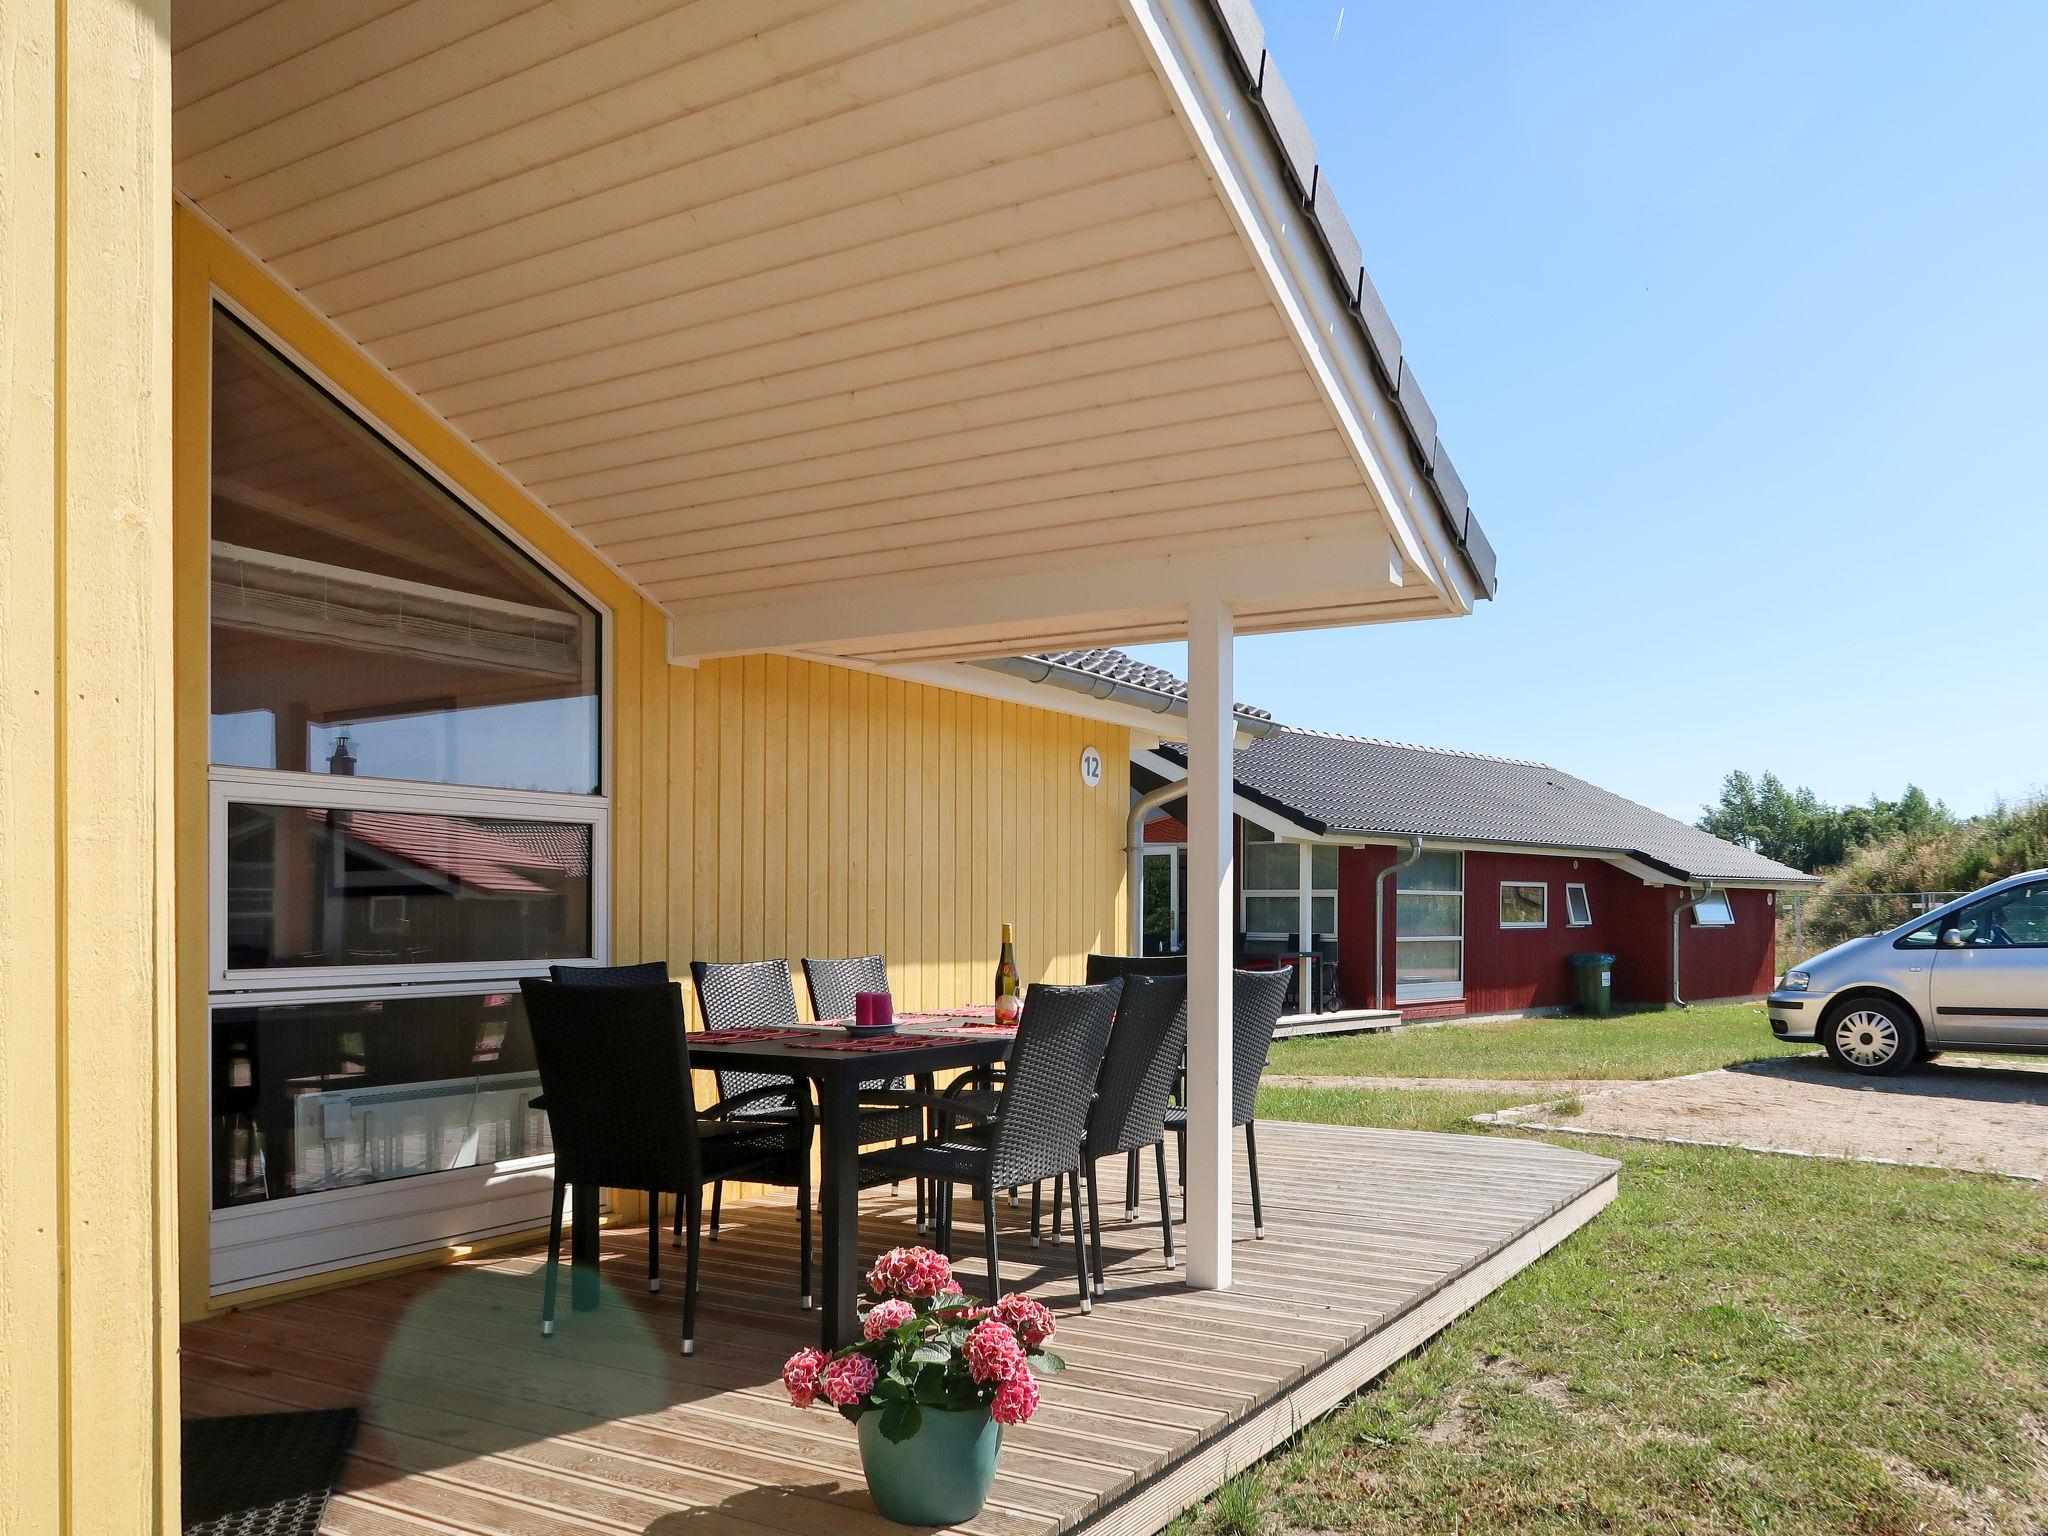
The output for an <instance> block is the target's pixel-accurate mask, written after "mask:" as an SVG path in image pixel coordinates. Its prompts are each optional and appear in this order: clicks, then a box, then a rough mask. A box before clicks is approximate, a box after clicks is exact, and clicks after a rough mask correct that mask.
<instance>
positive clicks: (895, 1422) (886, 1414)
mask: <svg viewBox="0 0 2048 1536" xmlns="http://www.w3.org/2000/svg"><path fill="white" fill-rule="evenodd" d="M923 1423H924V1412H923V1410H921V1409H920V1408H919V1407H918V1406H917V1404H916V1403H914V1402H912V1401H910V1400H909V1399H908V1398H905V1399H903V1400H902V1401H900V1402H894V1403H890V1404H889V1405H888V1406H887V1407H885V1408H884V1409H883V1410H882V1438H883V1439H884V1440H887V1441H888V1442H889V1443H890V1444H891V1445H901V1444H902V1443H903V1442H904V1441H906V1440H908V1439H909V1438H910V1437H911V1436H912V1435H914V1434H916V1433H917V1431H918V1429H919V1427H920V1426H921V1425H922V1424H923Z"/></svg>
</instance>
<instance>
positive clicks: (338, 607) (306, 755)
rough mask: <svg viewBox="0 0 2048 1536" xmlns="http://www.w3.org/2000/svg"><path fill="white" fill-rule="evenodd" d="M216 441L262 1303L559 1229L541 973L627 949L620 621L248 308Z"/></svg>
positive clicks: (223, 1117) (220, 659)
mask: <svg viewBox="0 0 2048 1536" xmlns="http://www.w3.org/2000/svg"><path fill="white" fill-rule="evenodd" d="M212 449H213V453H212V495H211V510H212V526H211V566H212V587H211V594H210V602H209V612H210V615H211V659H210V669H209V670H210V679H211V704H210V709H211V719H212V729H211V764H212V766H211V768H210V770H209V775H208V777H209V780H210V793H209V802H208V806H209V810H208V835H209V840H210V858H211V865H210V878H209V891H208V899H209V939H210V957H211V960H210V966H209V974H210V986H211V989H212V995H211V998H210V1019H209V1032H210V1046H209V1049H210V1054H211V1068H212V1070H211V1076H212V1101H211V1102H212V1117H213V1166H212V1183H213V1202H214V1206H215V1209H216V1211H217V1212H218V1213H219V1214H218V1215H217V1216H216V1218H215V1243H214V1249H213V1259H214V1274H215V1285H216V1287H217V1288H222V1289H232V1288H235V1287H238V1286H241V1285H248V1284H260V1283H262V1282H263V1281H265V1280H268V1279H275V1278H281V1277H284V1276H287V1275H293V1274H304V1273H309V1272H312V1271H315V1270H319V1269H323V1268H331V1267H334V1266H336V1265H341V1264H347V1263H350V1262H354V1261H357V1260H361V1259H364V1258H369V1257H375V1256H381V1255H384V1254H387V1253H392V1252H403V1251H408V1250H411V1249H418V1248H422V1247H430V1246H434V1245H436V1244H438V1243H442V1242H447V1241H452V1240H459V1239H460V1238H462V1237H463V1236H465V1235H466V1234H470V1233H477V1232H484V1231H491V1230H506V1229H508V1228H510V1227H516V1226H518V1225H520V1224H521V1223H523V1222H527V1221H531V1220H533V1219H537V1218H539V1217H544V1215H545V1211H546V1198H547V1183H548V1176H547V1175H546V1173H545V1165H544V1164H541V1165H540V1171H539V1172H536V1168H535V1165H534V1164H532V1163H526V1162H514V1163H513V1165H512V1167H510V1168H509V1169H506V1168H500V1167H498V1166H497V1165H499V1164H501V1163H506V1162H507V1161H508V1160H517V1159H521V1158H527V1157H531V1156H533V1155H535V1154H544V1153H546V1152H547V1151H548V1141H547V1124H546V1119H545V1117H544V1116H543V1115H541V1114H539V1113H537V1112H536V1111H534V1110H533V1109H532V1108H531V1107H530V1105H529V1102H528V1101H529V1100H530V1099H532V1098H533V1096H534V1095H535V1093H536V1092H537V1091H538V1088H539V1080H538V1078H537V1076H536V1075H535V1072H534V1068H533V1058H532V1049H531V1046H530V1045H529V1043H528V1037H527V1032H526V1023H525V1018H524V1015H523V1013H522V1011H521V1009H520V1004H519V991H518V978H520V977H522V976H528V975H533V974H536V973H538V972H541V971H544V970H545V969H546V967H547V965H548V964H549V962H551V961H558V960H592V959H597V960H601V959H604V958H607V954H606V938H605V917H606V907H605V895H604V890H605V879H606V851H607V843H606V834H607V827H608V816H609V808H608V806H607V804H606V802H605V800H604V798H603V786H604V776H603V763H602V761H601V757H600V743H601V740H602V731H601V723H602V716H601V710H600V694H599V675H598V659H599V656H600V654H601V645H602V634H601V627H600V619H599V615H598V613H597V611H596V610H595V609H594V608H592V607H591V606H590V605H589V604H588V603H586V602H585V601H583V600H582V599H581V598H580V597H578V596H577V595H576V594H574V593H573V592H571V591H570V590H569V588H568V587H567V586H565V585H564V584H563V583H562V582H561V581H560V580H558V579H557V578H556V577H555V576H553V575H551V574H550V573H549V572H548V571H547V570H546V569H544V568H543V567H542V566H541V565H539V564H538V563H537V562H536V561H535V560H534V559H533V558H532V557H531V556H529V555H527V554H526V553H525V552H524V551H523V550H521V549H520V548H519V547H518V546H517V545H515V544H514V543H513V542H512V541H511V540H510V539H508V538H506V537H505V536H504V535H503V534H501V533H499V532H498V531H497V530H496V529H495V528H493V527H492V526H490V525H489V524H488V523H487V522H485V521H484V519H482V518H481V517H479V516H478V515H477V514H476V513H474V512H472V511H471V510H469V509H468V508H467V507H465V506H464V505H463V504H462V503H461V502H459V501H458V500H456V499H455V498H454V497H453V496H451V495H450V494H449V493H448V492H447V491H446V490H444V489H443V488H442V486H441V485H440V484H439V483H438V482H436V481H435V480H433V479H432V478H431V477H430V476H429V475H427V474H426V473H425V472H424V471H423V470H421V469H420V468H419V467H418V466H417V465H416V464H415V463H414V462H413V461H412V460H411V459H410V458H408V457H407V456H406V455H405V454H404V453H402V452H400V451H399V450H398V448H396V447H395V446H393V444H392V443H390V442H389V441H387V440H386V439H385V438H384V437H383V436H382V435H380V434H379V433H378V432H377V431H375V430H373V429H372V428H371V427H370V426H369V425H368V424H367V423H366V422H364V421H363V420H361V419H359V418H358V417H357V416H356V415H354V414H353V413H352V412H351V411H350V410H349V409H347V408H346V407H345V406H344V405H343V404H342V403H341V402H339V401H337V400H335V399H334V398H332V397H331V396H329V395H328V394H327V393H326V392H325V391H324V390H322V389H321V388H320V387H319V386H318V385H317V384H316V383H315V382H314V381H313V380H312V379H310V378H309V377H307V376H306V375H305V374H304V373H303V372H301V371H300V370H299V369H298V368H296V367H295V366H293V364H292V363H291V362H289V361H288V360H287V359H285V358H284V357H283V356H281V355H280V354H279V353H278V352H276V351H275V350H274V349H273V348H271V347H270V346H269V345H268V344H267V343H265V342H264V341H262V340H261V339H260V338H259V337H257V336H256V335H255V334H254V333H253V332H252V331H251V330H249V329H248V328H247V327H246V326H244V325H242V324H241V323H240V322H239V321H237V320H235V319H234V318H233V317H231V316H229V315H227V314H225V313H217V314H216V316H215V324H214V345H213V427H212ZM465 1172H468V1173H470V1174H473V1175H474V1178H473V1181H472V1182H471V1183H463V1182H462V1181H461V1180H462V1175H463V1174H464V1173H465ZM422 1175H441V1176H443V1180H444V1185H440V1186H436V1185H416V1186H410V1189H411V1191H412V1192H411V1193H407V1188H408V1186H406V1185H405V1184H404V1181H405V1180H407V1179H409V1178H414V1177H418V1176H422ZM362 1186H371V1187H370V1188H367V1189H365V1188H362ZM386 1186H389V1187H388V1188H387V1187H386ZM349 1190H355V1191H356V1192H355V1193H353V1194H350V1193H345V1191H349ZM302 1197H319V1199H320V1200H322V1201H324V1202H328V1203H335V1202H338V1204H336V1205H335V1209H336V1211H337V1213H338V1214H336V1215H334V1216H333V1217H331V1218H330V1219H328V1220H323V1219H321V1218H320V1217H319V1216H317V1215H316V1214H314V1205H313V1204H311V1203H301V1201H302ZM344 1207H345V1210H344V1209H343V1208H344Z"/></svg>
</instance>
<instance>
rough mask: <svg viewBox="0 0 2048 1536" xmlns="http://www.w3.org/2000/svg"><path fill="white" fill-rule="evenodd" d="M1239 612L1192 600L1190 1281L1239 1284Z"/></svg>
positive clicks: (1215, 1286)
mask: <svg viewBox="0 0 2048 1536" xmlns="http://www.w3.org/2000/svg"><path fill="white" fill-rule="evenodd" d="M1231 638H1232V626H1231V613H1230V608H1229V605H1228V604H1226V603H1224V602H1223V601H1221V600H1220V599H1216V598H1209V599H1203V600H1201V601H1199V602H1190V603H1189V604H1188V914H1187V917H1188V1089H1187V1103H1188V1169H1187V1178H1188V1193H1187V1201H1188V1206H1187V1212H1188V1214H1187V1246H1188V1284H1190V1285H1193V1286H1196V1287H1199V1288H1201V1289H1205V1290H1221V1289H1223V1288H1224V1287H1226V1286H1228V1285H1229V1284H1230V1164H1231V1147H1230V1066H1231V1038H1230V1037H1231V1027H1230V1024H1231V1021H1230V1003H1231V996H1230V994H1231V975H1230V972H1231V960H1232V949H1233V944H1232V937H1233V925H1232V923H1231V891H1232V887H1233V881H1232V878H1231V875H1232V869H1231V862H1232V859H1233V858H1234V856H1235V850H1236V841H1237V840H1236V839H1235V838H1234V837H1233V836H1232V835H1231V809H1232V805H1233V801H1234V795H1233V789H1234V785H1235V779H1234V775H1233V766H1234V764H1233V755H1234V747H1235V742H1236V736H1237V721H1236V717H1235V715H1234V713H1233V711H1232V708H1231V693H1232V683H1231Z"/></svg>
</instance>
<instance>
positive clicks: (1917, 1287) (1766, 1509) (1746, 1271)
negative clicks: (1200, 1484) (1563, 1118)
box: [1174, 1032, 2048, 1536]
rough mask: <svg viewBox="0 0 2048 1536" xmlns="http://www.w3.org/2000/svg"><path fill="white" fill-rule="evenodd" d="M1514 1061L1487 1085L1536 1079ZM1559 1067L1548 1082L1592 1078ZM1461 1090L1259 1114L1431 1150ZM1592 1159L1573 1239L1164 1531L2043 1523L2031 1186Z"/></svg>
mask: <svg viewBox="0 0 2048 1536" xmlns="http://www.w3.org/2000/svg"><path fill="white" fill-rule="evenodd" d="M1432 1033H1433V1034H1434V1033H1439V1032H1432ZM1410 1038H1411V1039H1418V1040H1420V1039H1426V1038H1428V1037H1410ZM1383 1043H1384V1044H1391V1045H1399V1044H1402V1043H1404V1042H1400V1041H1389V1042H1383ZM1545 1059H1548V1058H1545ZM1530 1060H1531V1058H1530V1057H1528V1056H1526V1055H1525V1056H1523V1057H1522V1058H1521V1059H1520V1060H1518V1061H1517V1063H1516V1065H1515V1066H1514V1067H1513V1068H1512V1069H1510V1068H1508V1067H1505V1066H1503V1067H1500V1068H1498V1070H1500V1071H1503V1072H1506V1071H1510V1070H1512V1071H1514V1072H1515V1073H1517V1074H1527V1075H1535V1074H1534V1073H1531V1072H1530V1071H1529V1065H1530ZM1587 1064H1588V1063H1587V1061H1586V1059H1584V1058H1572V1059H1571V1061H1570V1065H1569V1067H1566V1066H1563V1065H1560V1066H1558V1067H1557V1068H1556V1070H1558V1071H1560V1072H1566V1071H1569V1072H1570V1073H1571V1074H1572V1075H1591V1074H1587V1073H1586V1072H1585V1067H1586V1065H1587ZM1378 1070H1386V1071H1393V1070H1395V1069H1393V1068H1381V1069H1378ZM1399 1070H1400V1071H1401V1072H1404V1073H1406V1072H1411V1071H1413V1070H1414V1067H1413V1064H1412V1063H1404V1064H1403V1066H1402V1067H1401V1068H1400V1069H1399ZM1460 1075H1465V1074H1463V1073H1461V1074H1460ZM1482 1097H1484V1096H1475V1095H1470V1094H1464V1093H1457V1094H1393V1095H1384V1096H1375V1095H1360V1094H1345V1093H1334V1092H1327V1091H1320V1090H1302V1091H1296V1092H1286V1093H1281V1092H1270V1093H1269V1096H1268V1099H1267V1100H1266V1101H1264V1102H1266V1103H1270V1104H1271V1106H1272V1110H1273V1112H1274V1113H1275V1114H1276V1115H1278V1114H1286V1115H1288V1116H1290V1117H1293V1118H1301V1119H1327V1120H1341V1121H1345V1122H1348V1123H1365V1124H1390V1123H1391V1124H1400V1125H1411V1126H1420V1127H1422V1128H1425V1129H1448V1128H1451V1127H1453V1126H1454V1125H1456V1124H1457V1117H1458V1116H1460V1115H1462V1114H1465V1113H1470V1112H1472V1109H1471V1108H1468V1105H1472V1101H1473V1100H1474V1099H1475V1098H1482ZM1418 1100H1419V1101H1421V1102H1420V1103H1419V1104H1418V1103H1417V1102H1416V1101H1418ZM1474 1107H1477V1108H1485V1107H1489V1106H1488V1105H1486V1104H1484V1103H1479V1104H1477V1105H1476V1106H1474ZM1261 1112H1262V1113H1264V1112H1265V1111H1264V1108H1263V1107H1262V1111H1261ZM1465 1128H1466V1129H1471V1127H1469V1126H1467V1127H1465ZM1575 1144H1576V1145H1577V1146H1578V1147H1579V1148H1580V1149H1582V1150H1583V1149H1585V1148H1586V1145H1587V1144H1586V1143H1584V1142H1577V1143H1575ZM1599 1150H1601V1151H1603V1152H1606V1153H1608V1154H1610V1155H1612V1156H1615V1157H1618V1158H1620V1159H1621V1160H1622V1161H1623V1163H1624V1164H1625V1167H1624V1170H1623V1173H1622V1182H1621V1195H1620V1198H1619V1199H1618V1200H1617V1201H1616V1202H1615V1204H1614V1205H1613V1206H1612V1207H1610V1208H1609V1209H1608V1210H1607V1211H1606V1212H1604V1213H1603V1214H1602V1215H1600V1216H1599V1217H1598V1218H1596V1219H1595V1220H1594V1222H1593V1224H1592V1225H1591V1227H1589V1228H1588V1229H1587V1230H1585V1231H1583V1232H1581V1233H1579V1234H1578V1235H1576V1236H1574V1237H1573V1238H1571V1239H1570V1240H1569V1241H1568V1242H1566V1243H1565V1244H1564V1245H1563V1246H1561V1247H1560V1248H1558V1249H1557V1250H1556V1251H1555V1252H1553V1253H1552V1254H1550V1255H1549V1256H1548V1257H1546V1258H1545V1259H1543V1260H1542V1261H1540V1262H1539V1263H1537V1264H1536V1265H1534V1266H1533V1267H1532V1268H1530V1269H1528V1270H1526V1271H1524V1272H1523V1273H1522V1274H1521V1275H1519V1276H1517V1277H1516V1278H1515V1279H1514V1280H1512V1281H1511V1282H1509V1284H1508V1285H1507V1286H1506V1287H1504V1288H1503V1289H1502V1290H1501V1291H1499V1292H1498V1293H1496V1294H1495V1295H1494V1296H1492V1297H1489V1298H1488V1299H1487V1300H1486V1301H1485V1302H1483V1303H1481V1304H1480V1306H1479V1307H1477V1308H1476V1309H1475V1310H1474V1311H1473V1312H1471V1313H1470V1314H1468V1315H1467V1316H1466V1317H1464V1318H1462V1319H1460V1320H1459V1321H1458V1322H1456V1323H1454V1324H1453V1325H1452V1326H1451V1327H1450V1328H1449V1329H1448V1330H1446V1332H1445V1333H1444V1334H1442V1335H1441V1336H1440V1337H1439V1338H1438V1339H1437V1340H1436V1341H1435V1342H1434V1343H1432V1344H1431V1345H1429V1346H1428V1347H1427V1348H1425V1349H1424V1350H1422V1351H1421V1352H1420V1353H1419V1354H1417V1355H1414V1356H1412V1357H1410V1358H1409V1359H1408V1360H1406V1361H1404V1362H1402V1363H1401V1364H1400V1365H1398V1366H1396V1367H1395V1368H1394V1370H1393V1371H1392V1372H1390V1373H1389V1374H1388V1375H1387V1376H1386V1377H1384V1378H1382V1379H1381V1381H1380V1382H1378V1383H1376V1384H1375V1385H1374V1386H1373V1387H1371V1388H1369V1389H1368V1390H1367V1391H1366V1392H1364V1393H1362V1394H1360V1395H1359V1396H1358V1397H1356V1398H1354V1399H1353V1400H1352V1401H1351V1403H1350V1404H1349V1405H1347V1406H1346V1407H1344V1408H1342V1409H1340V1410H1338V1412H1337V1413H1336V1414H1334V1415H1333V1416H1332V1417H1330V1418H1328V1419H1325V1420H1323V1421H1321V1422H1319V1423H1317V1424H1315V1425H1313V1426H1311V1427H1309V1428H1308V1429H1307V1430H1305V1431H1304V1432H1303V1434H1302V1435H1301V1436H1299V1437H1298V1438H1297V1440H1296V1441H1295V1442H1294V1443H1293V1444H1292V1445H1291V1446H1289V1447H1286V1448H1283V1449H1282V1450H1280V1451H1278V1452H1276V1453H1275V1454H1274V1455H1273V1456H1272V1457H1271V1458H1269V1459H1268V1460H1267V1461H1266V1462H1265V1463H1263V1464H1261V1465H1260V1466H1258V1467H1255V1468H1253V1469H1251V1470H1249V1471H1248V1472H1246V1473H1244V1474H1242V1475H1241V1476H1240V1477H1238V1478H1237V1479H1236V1480H1235V1481H1233V1482H1232V1483H1231V1484H1228V1485H1226V1487H1225V1488H1224V1489H1222V1490H1221V1491H1220V1492H1219V1493H1218V1494H1217V1495H1216V1496H1215V1497H1214V1498H1212V1499H1211V1500H1210V1501H1208V1503H1207V1504H1206V1505H1204V1506H1202V1507H1201V1508H1200V1509H1198V1510H1196V1511H1193V1512H1191V1513H1190V1514H1188V1515H1186V1516H1183V1517H1182V1519H1181V1520H1180V1521H1179V1522H1178V1523H1177V1524H1176V1526H1175V1527H1174V1530H1175V1531H1176V1532H1177V1533H1180V1536H1194V1533H1204V1536H1208V1533H1213V1536H1252V1533H1254V1532H1274V1533H1282V1532H1297V1531H1303V1530H1308V1531H1322V1530H1331V1531H1372V1532H1375V1533H1382V1532H1385V1533H1421V1532H1449V1531H1471V1532H1481V1531H1484V1532H1489V1533H1493V1532H1499V1533H1507V1536H1515V1533H1538V1532H1540V1533H1546V1536H1548V1533H1562V1532H1567V1531H1570V1532H1579V1531H1593V1530H1597V1531H1607V1532H1616V1533H1622V1536H1637V1533H1640V1536H1651V1533H1662V1532H1667V1531H1685V1532H1749V1533H1783V1536H1795V1533H1796V1536H1807V1533H1832V1532H1845V1533H1848V1532H1853V1533H1868V1536H1906V1533H1909V1532H1934V1533H1956V1536H1963V1533H1969V1536H1988V1533H2004V1532H2010V1533H2013V1536H2035V1533H2038V1532H2040V1531H2041V1530H2043V1529H2044V1528H2048V1527H2044V1525H2043V1522H2044V1521H2048V1199H2044V1198H2043V1195H2042V1192H2041V1191H2040V1190H2038V1189H2037V1188H2034V1187H2032V1186H2028V1185H2024V1184H2019V1183H2014V1182H2010V1181H2006V1180H2001V1179H1994V1178H1988V1177H1979V1176H1973V1175H1968V1174H1941V1173H1927V1172H1920V1171H1915V1170H1909V1169H1898V1168H1885V1167H1877V1166H1872V1165H1868V1164H1852V1163H1837V1162H1827V1161H1823V1160H1821V1159H1817V1158H1813V1159H1809V1158H1788V1157H1769V1156H1761V1155H1756V1154H1751V1153H1745V1152H1738V1151H1720V1150H1714V1149H1703V1148H1691V1147H1644V1146H1639V1145H1636V1144H1631V1143H1601V1144H1599Z"/></svg>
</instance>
